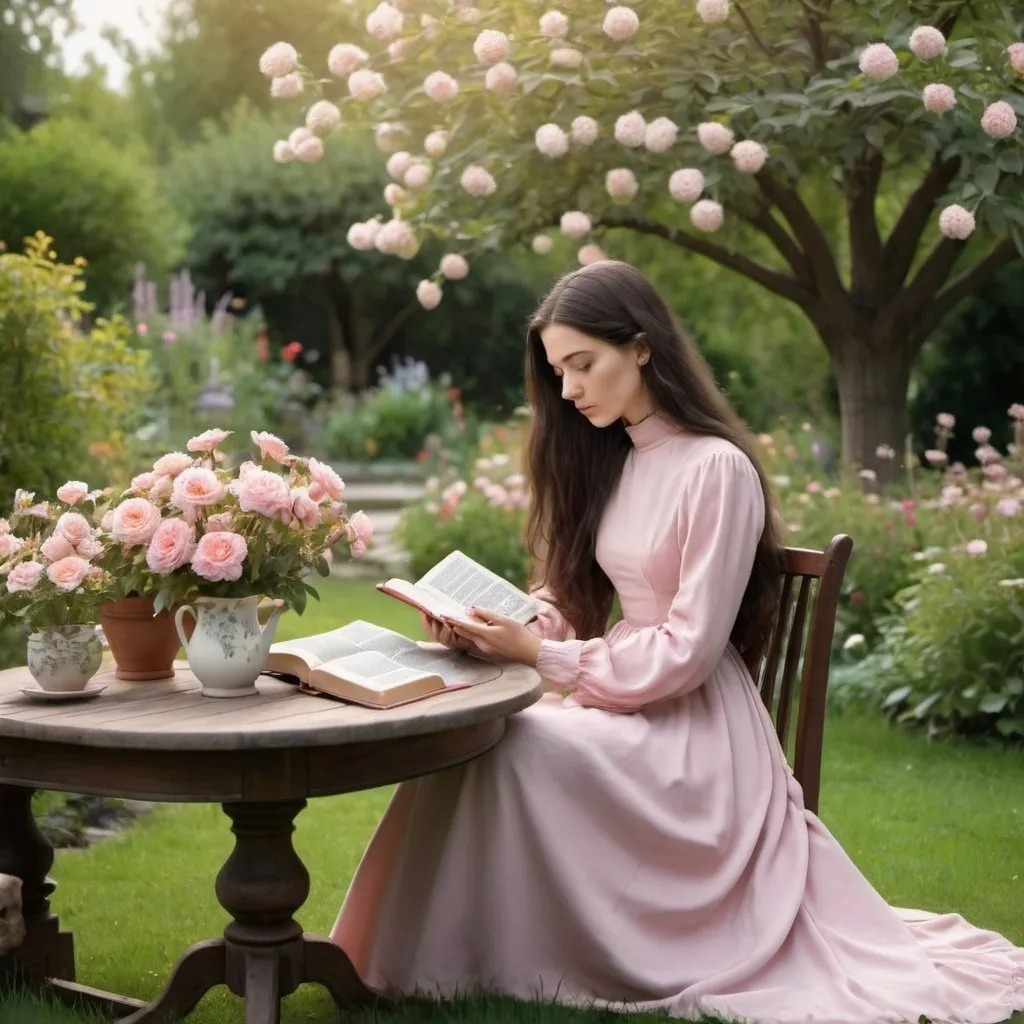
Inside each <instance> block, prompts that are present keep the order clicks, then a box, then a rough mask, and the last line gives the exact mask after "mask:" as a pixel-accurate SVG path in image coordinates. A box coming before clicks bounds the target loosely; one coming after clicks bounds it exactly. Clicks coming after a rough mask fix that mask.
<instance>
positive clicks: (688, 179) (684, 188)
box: [668, 167, 704, 203]
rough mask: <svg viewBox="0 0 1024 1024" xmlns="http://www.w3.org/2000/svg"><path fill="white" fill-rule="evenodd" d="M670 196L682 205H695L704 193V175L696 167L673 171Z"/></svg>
mask: <svg viewBox="0 0 1024 1024" xmlns="http://www.w3.org/2000/svg"><path fill="white" fill-rule="evenodd" d="M668 191H669V195H671V196H672V198H673V199H677V200H678V201H679V202H681V203H695V202H696V201H697V200H698V199H700V197H701V193H702V192H703V191H704V175H703V174H701V172H700V171H698V170H697V168H696V167H683V168H680V169H679V170H678V171H673V172H672V176H671V177H670V178H669V179H668Z"/></svg>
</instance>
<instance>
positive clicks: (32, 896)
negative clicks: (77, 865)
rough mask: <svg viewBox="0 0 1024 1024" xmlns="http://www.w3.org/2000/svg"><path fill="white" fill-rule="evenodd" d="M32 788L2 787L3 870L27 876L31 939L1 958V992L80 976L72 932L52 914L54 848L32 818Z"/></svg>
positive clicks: (27, 919)
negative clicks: (21, 984)
mask: <svg viewBox="0 0 1024 1024" xmlns="http://www.w3.org/2000/svg"><path fill="white" fill-rule="evenodd" d="M32 792H33V791H32V790H31V789H27V788H26V787H24V786H10V785H6V784H2V785H0V873H2V874H5V875H16V876H17V877H18V878H20V879H21V880H22V891H21V900H22V914H23V916H24V918H25V941H24V942H23V943H22V945H21V946H19V947H18V948H17V949H16V950H15V951H14V952H13V953H9V954H8V955H7V956H5V957H0V990H2V989H3V988H7V987H10V986H11V985H12V984H13V983H14V982H16V981H20V982H25V983H27V984H29V985H31V986H33V987H35V986H39V985H42V984H43V983H44V982H45V981H46V979H47V978H61V979H63V980H65V981H74V980H75V950H74V941H73V939H72V936H71V933H70V932H63V931H61V930H60V921H59V920H58V919H57V917H56V915H54V914H51V913H50V896H51V895H52V894H53V891H54V889H56V888H57V886H56V885H55V884H54V882H53V881H52V880H51V879H50V878H48V877H47V873H48V872H49V870H50V868H51V867H53V847H52V846H51V845H50V843H49V840H47V838H46V836H44V835H43V833H42V832H40V831H39V826H38V825H37V824H36V821H35V819H34V818H33V817H32Z"/></svg>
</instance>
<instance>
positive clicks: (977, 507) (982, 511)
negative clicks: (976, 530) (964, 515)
mask: <svg viewBox="0 0 1024 1024" xmlns="http://www.w3.org/2000/svg"><path fill="white" fill-rule="evenodd" d="M967 511H968V512H970V513H971V515H972V516H974V518H975V519H977V520H979V521H980V520H982V519H987V518H988V505H986V504H985V503H984V502H982V501H976V502H974V503H973V504H972V505H971V507H970V508H969V509H968V510H967Z"/></svg>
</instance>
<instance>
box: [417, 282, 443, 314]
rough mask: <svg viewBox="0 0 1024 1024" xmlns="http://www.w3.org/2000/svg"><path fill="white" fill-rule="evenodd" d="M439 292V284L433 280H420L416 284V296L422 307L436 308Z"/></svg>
mask: <svg viewBox="0 0 1024 1024" xmlns="http://www.w3.org/2000/svg"><path fill="white" fill-rule="evenodd" d="M441 294H442V293H441V286H440V285H438V284H437V283H436V282H434V281H420V283H419V284H418V285H416V298H417V299H418V300H419V303H420V305H421V306H422V307H423V308H424V309H437V307H438V306H439V305H440V304H441Z"/></svg>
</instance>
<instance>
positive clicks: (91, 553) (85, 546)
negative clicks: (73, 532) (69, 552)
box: [75, 537, 103, 558]
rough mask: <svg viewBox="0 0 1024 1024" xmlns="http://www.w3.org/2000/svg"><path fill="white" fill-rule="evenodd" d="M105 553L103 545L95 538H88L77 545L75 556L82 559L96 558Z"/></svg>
mask: <svg viewBox="0 0 1024 1024" xmlns="http://www.w3.org/2000/svg"><path fill="white" fill-rule="evenodd" d="M102 551H103V545H102V543H100V541H98V540H97V539H96V538H95V537H86V538H85V540H83V541H81V542H80V543H79V544H76V545H75V554H76V555H80V556H81V557H82V558H95V557H96V556H97V555H98V554H100V553H101V552H102Z"/></svg>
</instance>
